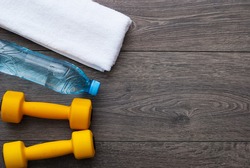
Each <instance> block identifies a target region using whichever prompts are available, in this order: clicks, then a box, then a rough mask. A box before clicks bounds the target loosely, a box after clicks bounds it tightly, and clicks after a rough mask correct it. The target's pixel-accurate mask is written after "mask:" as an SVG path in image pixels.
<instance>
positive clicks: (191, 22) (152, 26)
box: [0, 0, 250, 51]
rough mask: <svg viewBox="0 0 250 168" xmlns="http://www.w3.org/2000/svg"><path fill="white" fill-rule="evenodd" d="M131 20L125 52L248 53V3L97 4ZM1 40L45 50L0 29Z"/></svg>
mask: <svg viewBox="0 0 250 168" xmlns="http://www.w3.org/2000/svg"><path fill="white" fill-rule="evenodd" d="M97 2H99V3H100V4H103V5H106V6H107V7H110V8H113V9H116V10H117V11H120V12H122V13H124V14H126V15H128V16H130V17H131V18H132V20H133V24H132V26H131V28H130V31H129V32H128V34H127V37H126V40H125V43H124V46H123V50H124V51H250V48H249V44H250V36H249V34H250V30H249V26H250V12H249V10H250V2H249V1H246V0H238V1H233V0H230V1H205V0H189V1H182V0H177V1H172V0H156V1H151V0H130V1H124V0H115V1H114V0H112V1H111V0H97ZM0 38H3V39H7V40H15V41H18V42H20V43H21V44H22V45H24V46H29V47H31V48H32V49H38V50H45V48H43V47H40V46H38V45H35V44H34V43H31V42H29V41H28V40H24V39H23V38H21V37H18V36H16V35H14V34H10V33H8V32H6V31H4V30H2V29H0Z"/></svg>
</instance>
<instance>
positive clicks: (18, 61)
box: [0, 40, 100, 95]
mask: <svg viewBox="0 0 250 168" xmlns="http://www.w3.org/2000/svg"><path fill="white" fill-rule="evenodd" d="M0 72H3V73H5V74H9V75H13V76H18V77H20V78H23V79H26V80H29V81H32V82H35V83H38V84H40V85H43V86H45V87H47V88H50V89H52V90H54V91H57V92H60V93H63V94H81V93H84V92H87V93H89V94H91V95H96V94H97V92H98V89H99V87H100V82H98V81H95V80H91V79H89V78H88V77H87V76H86V75H85V73H84V72H83V71H82V70H81V69H80V68H78V67H77V66H75V65H74V64H71V63H69V62H67V61H64V60H58V59H55V58H52V57H48V56H46V55H43V54H41V53H38V52H35V51H31V50H29V49H27V48H25V47H21V46H19V45H17V44H15V43H12V42H8V41H5V40H0Z"/></svg>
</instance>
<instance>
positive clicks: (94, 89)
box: [89, 80, 100, 96]
mask: <svg viewBox="0 0 250 168" xmlns="http://www.w3.org/2000/svg"><path fill="white" fill-rule="evenodd" d="M99 87H100V82H98V81H96V80H93V81H92V82H91V85H90V88H89V94H91V95H93V96H96V95H97V93H98V90H99Z"/></svg>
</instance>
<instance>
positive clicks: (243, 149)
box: [0, 141, 250, 168]
mask: <svg viewBox="0 0 250 168" xmlns="http://www.w3.org/2000/svg"><path fill="white" fill-rule="evenodd" d="M0 143H1V145H2V144H3V143H4V142H3V141H0ZM25 143H26V144H27V146H29V145H31V144H36V143H39V142H37V141H26V142H25ZM96 149H97V153H96V156H95V157H94V158H93V159H87V160H76V159H74V156H73V155H68V156H64V157H60V158H55V159H49V160H39V161H30V162H29V167H32V168H39V167H41V168H43V167H48V168H52V167H61V168H68V167H76V168H77V167H89V168H90V167H96V168H98V167H100V168H106V167H116V168H123V167H124V168H125V167H145V168H146V167H148V168H151V167H158V168H165V167H172V168H182V167H186V168H189V167H190V168H191V167H197V168H204V167H206V168H214V167H222V168H239V167H248V166H249V164H250V161H249V156H250V145H249V142H189V143H186V142H179V143H175V142H97V143H96ZM0 155H2V152H1V154H0ZM0 163H1V165H2V164H3V159H2V157H0ZM2 166H3V165H2ZM2 166H1V167H2Z"/></svg>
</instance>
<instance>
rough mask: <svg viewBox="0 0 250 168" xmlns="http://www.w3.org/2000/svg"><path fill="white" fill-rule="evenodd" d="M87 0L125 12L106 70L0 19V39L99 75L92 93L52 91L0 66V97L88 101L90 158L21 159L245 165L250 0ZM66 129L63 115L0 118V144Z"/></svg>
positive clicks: (58, 134)
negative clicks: (119, 41)
mask: <svg viewBox="0 0 250 168" xmlns="http://www.w3.org/2000/svg"><path fill="white" fill-rule="evenodd" d="M96 1H97V2H99V3H100V4H103V5H106V6H107V7H110V8H113V9H115V10H117V11H120V12H122V13H124V14H126V15H128V16H130V17H131V18H132V20H133V24H132V26H131V28H130V30H129V32H128V33H127V35H126V38H125V42H124V45H123V48H122V52H121V54H120V56H119V58H118V61H117V63H116V65H115V66H114V67H113V69H112V71H111V72H105V73H101V72H98V71H95V70H93V69H90V68H87V67H86V66H83V65H81V64H79V63H77V62H74V61H72V60H70V59H67V58H65V57H62V56H61V55H58V54H55V53H54V52H51V51H49V50H48V49H46V48H44V47H41V46H39V45H37V44H35V43H33V42H31V41H29V40H27V39H24V38H23V37H20V36H18V35H16V34H13V33H10V32H8V31H6V30H3V29H0V39H6V40H10V41H14V42H16V43H18V44H20V45H23V46H25V47H28V48H30V49H33V50H39V51H42V53H44V54H46V55H51V56H52V57H55V58H59V59H64V60H67V61H69V62H71V63H74V64H76V65H77V66H79V67H80V68H81V69H83V70H84V71H85V72H86V74H87V75H88V76H89V77H90V78H92V79H96V80H99V81H100V82H101V89H100V91H99V94H98V96H96V97H92V96H89V95H86V94H84V95H77V96H74V95H61V94H59V93H56V92H54V91H51V90H49V89H46V88H45V87H42V86H40V85H37V84H34V83H32V82H29V81H26V80H22V79H19V78H16V77H13V76H9V75H5V74H2V73H0V98H1V97H2V96H3V94H4V93H5V91H6V90H16V91H23V92H24V93H25V95H26V100H27V101H46V102H51V103H59V104H64V105H70V103H71V101H72V99H73V98H75V97H84V98H90V99H91V100H92V102H93V117H92V123H91V127H90V129H91V130H92V131H93V133H94V136H95V139H96V150H97V152H96V156H95V158H93V159H87V160H76V159H74V157H73V155H69V156H64V157H60V158H55V159H48V160H41V161H31V162H29V167H32V168H33V167H34V168H36V167H37V168H39V167H43V168H44V167H48V168H54V167H62V168H64V167H65V168H67V167H74V168H77V167H97V168H98V167H101V168H103V167H104V168H105V167H115V168H122V167H150V168H151V167H159V168H161V167H162V168H165V167H173V168H183V167H185V168H186V167H187V168H189V167H190V168H193V167H198V168H199V167H200V168H204V167H205V168H214V167H222V168H224V167H225V168H241V167H242V168H247V167H249V165H250V162H249V157H250V146H249V142H250V122H249V121H250V85H249V83H250V66H249V65H250V48H249V44H250V29H249V27H250V12H249V10H250V1H247V0H238V1H234V0H228V1H214V0H211V1H206V0H188V1H182V0H175V1H173V0H154V1H150V0H130V1H124V0H123V1H122V0H96ZM0 13H1V11H0ZM72 131H73V130H71V129H70V128H69V124H68V121H66V120H65V121H56V120H46V119H37V118H32V117H27V116H24V118H23V120H22V122H21V123H20V124H9V123H4V122H2V121H1V120H0V147H1V146H2V145H3V143H5V142H9V141H16V140H23V141H25V144H26V145H27V146H29V145H33V144H37V143H41V142H47V141H54V140H60V139H69V138H71V133H72ZM0 167H4V162H3V158H2V152H0Z"/></svg>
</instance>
